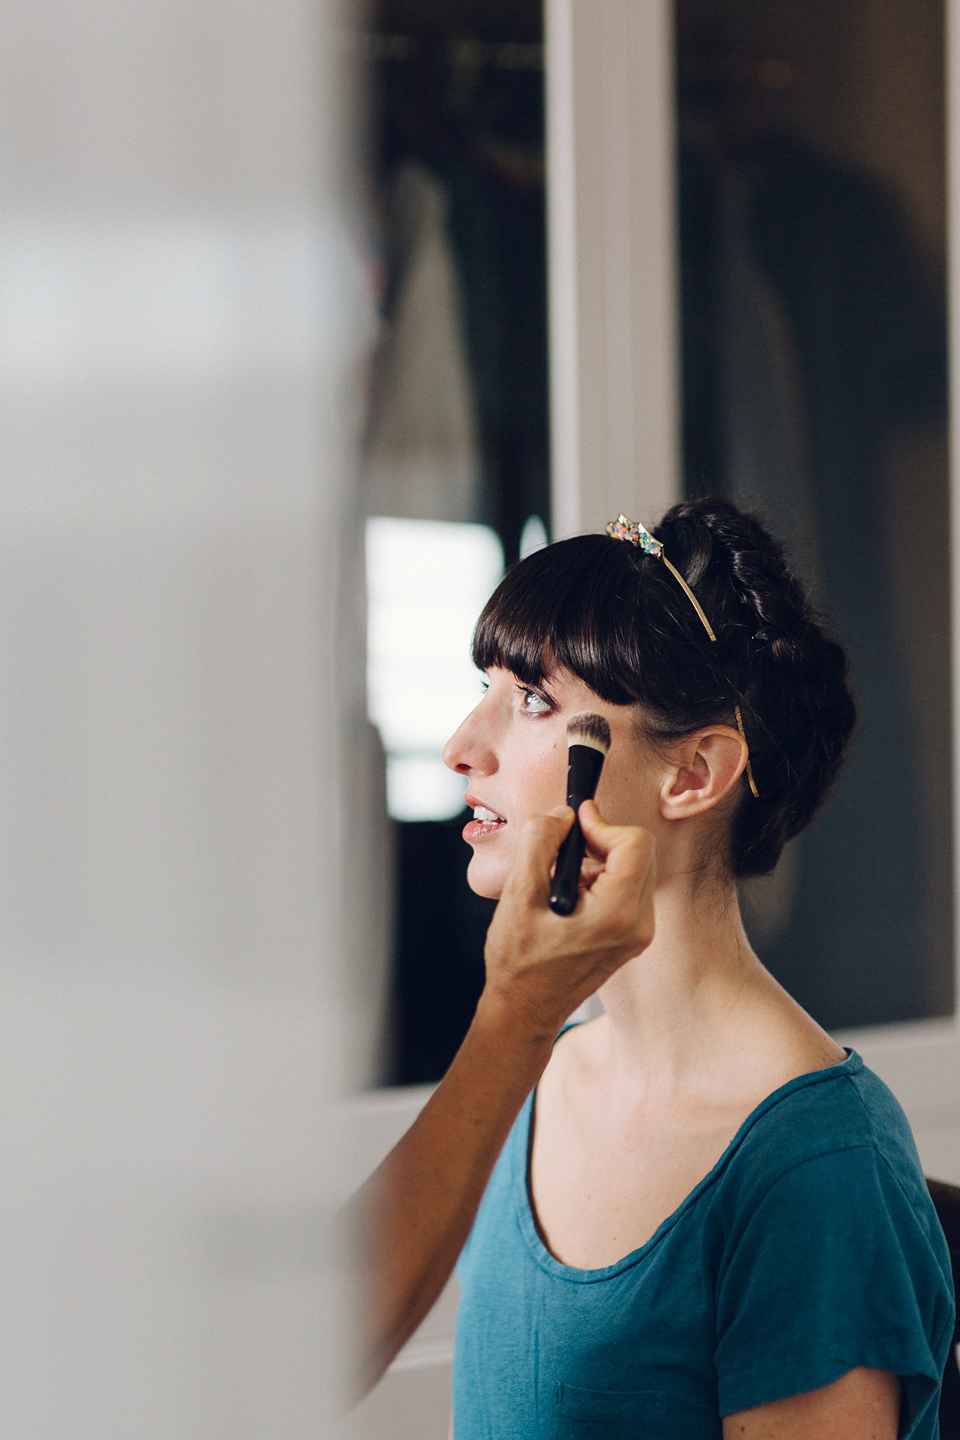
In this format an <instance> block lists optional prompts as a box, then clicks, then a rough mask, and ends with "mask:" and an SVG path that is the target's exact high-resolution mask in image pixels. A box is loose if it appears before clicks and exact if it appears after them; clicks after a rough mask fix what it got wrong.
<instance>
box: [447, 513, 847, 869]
mask: <svg viewBox="0 0 960 1440" xmlns="http://www.w3.org/2000/svg"><path fill="white" fill-rule="evenodd" d="M653 534H654V535H655V536H656V538H657V539H658V540H659V541H661V543H662V544H663V547H664V550H665V552H666V554H667V555H668V556H669V558H670V560H671V562H672V563H673V565H675V566H676V568H677V569H678V570H679V571H680V573H681V574H682V575H683V577H684V579H685V580H686V581H687V584H688V585H689V586H690V588H691V589H692V590H693V592H694V594H695V595H696V597H697V599H698V600H699V602H700V604H701V605H702V606H703V609H704V611H705V612H706V614H707V617H708V619H709V620H710V623H711V625H712V627H713V629H714V632H715V633H716V637H717V639H716V643H715V644H714V643H712V642H711V641H710V639H709V638H708V636H707V634H706V632H705V631H704V628H703V626H702V624H701V623H700V620H699V619H698V617H697V614H696V611H695V610H694V608H693V606H692V605H691V604H690V601H689V599H688V598H687V597H686V596H685V595H684V593H683V590H682V588H681V587H680V585H678V583H677V581H676V579H675V577H674V576H672V575H671V574H670V572H669V571H668V570H667V568H666V566H665V565H664V564H663V562H662V560H659V559H657V558H656V557H654V556H648V555H645V554H644V553H643V551H642V550H639V549H637V548H636V547H634V546H633V545H630V544H628V543H626V542H624V541H623V540H612V539H610V538H609V537H608V536H606V535H578V536H576V537H575V538H574V539H572V540H561V541H559V542H558V543H557V544H555V545H549V546H547V547H546V548H545V549H543V550H539V551H537V552H536V553H535V554H533V555H530V556H528V557H527V559H526V560H522V561H521V562H520V563H519V564H518V565H515V566H513V567H512V569H511V570H509V571H508V573H507V575H506V576H505V578H504V580H503V581H502V583H501V584H500V586H499V588H498V589H497V590H496V591H495V592H494V594H493V596H492V597H491V599H490V600H489V602H488V604H487V606H486V608H485V610H484V612H483V614H482V615H481V617H480V620H479V622H478V624H477V629H476V634H475V636H474V647H473V655H474V661H475V663H476V664H477V665H478V666H479V667H480V668H481V669H483V670H486V669H489V668H491V667H493V666H503V667H504V668H506V669H508V670H511V671H512V672H513V673H514V674H515V675H516V676H517V678H518V679H519V680H521V681H522V682H523V683H524V684H528V685H536V684H539V683H541V682H542V681H543V680H544V678H545V677H546V676H547V675H548V674H549V673H550V672H551V671H552V670H554V669H557V668H562V669H565V670H568V671H570V672H571V673H572V674H574V675H576V676H578V677H579V679H581V680H582V681H583V682H584V683H585V684H586V685H589V687H590V688H591V690H593V691H594V692H595V693H596V694H597V695H599V696H601V698H602V699H604V700H606V701H608V702H609V703H610V704H613V705H639V706H640V707H642V715H643V720H642V728H643V731H644V733H645V734H646V735H647V737H648V738H649V739H651V740H653V741H659V742H663V741H669V740H674V739H678V738H679V737H681V736H684V735H689V734H691V733H692V732H693V731H695V730H699V729H700V728H701V727H703V726H705V725H710V724H715V723H717V722H722V723H725V724H734V723H735V721H734V707H735V706H736V705H738V704H739V706H740V709H741V713H742V716H743V724H744V729H745V732H746V737H747V741H748V743H749V747H750V762H751V766H752V768H753V774H754V778H755V780H756V784H757V789H758V792H759V798H758V799H754V798H753V797H752V796H751V795H750V794H749V793H745V794H744V795H743V796H742V798H741V803H740V805H739V806H738V808H737V811H736V814H735V817H734V820H733V826H732V831H731V836H730V863H731V867H732V870H733V873H734V875H735V876H736V877H737V878H738V879H745V878H746V877H747V876H750V875H764V874H766V873H767V872H768V871H770V870H772V869H773V867H774V866H775V865H776V863H777V860H778V859H779V858H780V852H781V851H782V849H783V847H784V845H785V844H786V842H787V841H788V840H790V839H792V838H793V836H794V835H797V834H799V832H800V831H801V830H802V829H803V828H804V826H806V825H807V824H809V822H810V820H811V819H812V818H813V816H814V815H815V814H816V812H817V810H818V808H819V807H820V805H821V804H822V803H823V801H824V799H825V798H826V795H827V793H828V791H829V789H830V786H831V784H832V783H833V781H834V780H835V778H836V776H837V773H838V771H839V769H840V765H841V762H842V760H843V754H844V750H845V748H846V745H847V742H848V740H849V738H850V734H851V732H852V730H853V727H854V723H855V720H856V707H855V705H854V701H853V697H852V695H851V693H850V689H849V684H848V662H847V656H846V653H845V652H844V650H843V647H842V646H841V645H840V644H839V643H838V642H837V641H836V640H835V639H833V638H831V636H829V635H828V634H827V633H826V631H825V630H824V628H823V626H822V625H821V624H820V623H819V622H818V620H817V618H816V616H815V615H814V612H813V610H812V607H811V605H810V602H809V600H808V598H807V595H806V592H805V590H804V588H803V586H802V584H801V583H800V581H799V580H798V579H797V578H796V577H795V576H794V575H792V574H791V572H790V571H789V569H788V568H787V564H786V561H785V559H784V554H783V550H782V548H781V546H780V545H778V544H777V542H776V541H775V540H774V539H772V537H771V536H770V535H769V534H768V532H767V531H766V530H765V529H764V527H763V526H762V525H761V524H760V522H759V520H757V518H756V517H755V516H753V515H746V514H743V513H742V512H741V511H739V510H738V509H737V508H736V506H735V505H732V504H730V502H729V501H727V500H722V499H717V498H707V499H701V500H687V501H684V502H683V503H681V504H679V505H675V506H674V507H673V508H672V509H671V510H669V511H668V512H667V514H666V515H665V516H664V517H663V520H662V521H661V523H660V524H659V525H658V526H657V527H656V528H655V529H654V531H653ZM744 783H745V782H744V781H741V784H744Z"/></svg>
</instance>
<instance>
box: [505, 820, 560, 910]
mask: <svg viewBox="0 0 960 1440" xmlns="http://www.w3.org/2000/svg"><path fill="white" fill-rule="evenodd" d="M572 824H573V811H572V810H571V809H570V806H569V805H558V806H557V807H556V809H555V810H551V812H550V814H549V815H533V816H531V817H530V819H528V820H525V821H524V824H523V827H522V829H521V831H520V840H519V843H518V845H517V854H516V859H515V860H514V863H513V867H512V869H511V871H510V875H509V878H508V880H507V883H506V885H505V886H504V896H506V894H507V893H508V892H512V893H513V894H515V895H516V896H518V897H520V896H522V897H523V898H524V899H527V900H529V901H531V902H532V903H533V904H543V905H545V904H546V903H547V900H548V898H549V894H550V872H551V870H552V867H553V863H554V861H555V860H556V858H557V851H558V850H559V849H560V845H561V842H562V841H563V839H564V838H565V836H566V834H567V832H568V831H569V829H570V826H571V825H572Z"/></svg>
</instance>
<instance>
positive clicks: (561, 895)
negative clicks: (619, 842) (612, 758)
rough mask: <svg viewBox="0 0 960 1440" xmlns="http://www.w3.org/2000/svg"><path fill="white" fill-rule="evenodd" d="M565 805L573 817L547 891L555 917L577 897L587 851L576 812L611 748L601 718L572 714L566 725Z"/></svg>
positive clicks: (591, 790) (569, 910)
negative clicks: (567, 749) (584, 853)
mask: <svg viewBox="0 0 960 1440" xmlns="http://www.w3.org/2000/svg"><path fill="white" fill-rule="evenodd" d="M567 744H568V745H569V747H570V749H569V752H568V760H567V804H568V805H570V806H572V808H573V813H574V816H575V819H574V822H573V828H572V829H571V831H570V833H569V835H568V836H567V838H566V840H564V842H563V844H562V845H561V846H560V853H559V854H558V855H557V868H556V870H555V871H554V874H553V885H552V887H551V889H550V909H551V910H554V911H555V912H556V913H557V914H558V915H572V914H573V912H574V910H575V909H576V905H577V898H578V896H579V894H580V866H581V865H582V863H583V852H584V851H585V849H586V848H587V842H586V840H585V839H584V836H583V831H582V830H581V829H580V817H579V814H578V811H579V809H580V806H581V804H582V803H583V801H584V800H592V799H593V797H594V795H595V794H596V790H597V782H598V781H599V779H600V771H601V770H602V769H603V762H604V760H605V759H606V754H607V751H608V750H609V749H610V726H609V725H608V724H607V722H606V720H604V718H603V716H602V715H574V717H573V719H572V720H571V721H570V722H569V724H568V725H567Z"/></svg>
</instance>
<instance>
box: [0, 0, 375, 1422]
mask: <svg viewBox="0 0 960 1440" xmlns="http://www.w3.org/2000/svg"><path fill="white" fill-rule="evenodd" d="M334 20H335V16H334V15H333V14H332V13H331V10H330V6H329V5H327V6H324V5H323V4H321V5H320V6H317V5H314V4H312V3H308V0H272V3H271V4H269V5H264V4H254V3H251V0H142V3H136V4H131V3H130V0H9V3H8V4H7V5H6V6H5V7H4V8H3V11H2V15H0V57H2V59H0V66H2V83H0V456H2V468H0V1269H2V1275H3V1285H2V1289H3V1311H2V1322H0V1323H2V1339H0V1356H2V1361H0V1364H2V1375H3V1379H2V1387H0V1432H2V1433H3V1435H4V1436H7V1437H10V1440H28V1437H29V1440H64V1437H67V1436H69V1437H70V1440H86V1437H90V1440H133V1437H136V1440H161V1437H162V1440H261V1437H262V1440H267V1437H270V1440H281V1437H282V1440H299V1437H307V1436H309V1437H311V1440H313V1437H320V1436H324V1435H326V1434H329V1433H330V1423H331V1422H330V1419H329V1410H328V1398H329V1397H328V1389H329V1379H330V1371H331V1356H332V1354H333V1346H332V1343H331V1337H332V1335H333V1334H334V1333H335V1332H336V1321H337V1317H336V1310H335V1306H334V1303H333V1297H332V1292H331V1286H330V1275H329V1265H328V1256H327V1250H326V1239H325V1223H326V1215H327V1212H328V1209H329V1204H330V1201H331V1200H332V1198H333V1196H334V1192H335V1190H336V1189H337V1185H336V1174H335V1173H334V1167H333V1166H332V1164H331V1160H330V1153H329V1136H328V1133H327V1128H326V1127H327V1120H326V1114H327V1111H326V1109H325V1101H326V1100H327V1099H328V1098H329V1097H330V1096H331V1095H332V1092H333V1090H334V1089H335V1087H336V1084H337V1078H336V1077H337V1075H338V1074H342V1071H343V1057H342V1056H341V1055H339V1054H338V1043H339V1040H338V1036H339V1033H340V1031H339V1026H338V1016H337V1006H336V993H335V992H336V986H335V977H334V975H333V970H332V957H333V955H334V954H335V953H338V951H339V934H338V926H339V925H340V916H339V915H338V911H337V900H336V896H337V894H338V883H339V877H338V873H337V862H336V853H337V851H336V846H335V838H336V835H337V832H338V827H339V826H340V824H341V821H342V816H343V810H344V807H343V805H342V803H341V800H342V797H341V796H340V795H339V793H338V791H337V788H336V787H337V784H338V776H339V773H340V766H339V764H338V763H337V759H336V754H337V744H338V739H337V732H338V717H337V698H336V697H337V689H336V687H335V685H334V683H333V677H332V665H333V651H334V638H333V625H332V618H331V616H332V606H333V601H334V595H335V591H336V589H337V586H338V584H339V583H340V577H339V575H338V568H337V563H338V562H337V557H338V554H339V546H338V539H339V535H340V531H341V525H342V522H343V507H342V497H343V491H344V478H343V477H344V475H345V474H347V473H348V472H347V469H346V465H345V460H344V454H345V441H344V423H345V422H344V412H345V410H349V405H350V403H351V394H350V389H349V380H348V366H349V365H350V364H351V363H352V362H354V361H355V359H356V357H355V356H354V355H351V353H350V351H351V346H352V345H353V343H354V341H353V334H354V328H355V319H356V314H355V310H354V306H355V304H356V298H355V292H356V288H357V285H358V283H359V282H358V280H357V278H356V275H355V264H354V261H353V260H352V258H351V253H350V244H349V236H348V234H347V231H346V229H345V226H344V222H343V219H342V215H341V213H340V209H339V201H338V185H339V175H338V171H337V165H338V164H339V163H340V161H341V160H342V156H343V146H342V141H341V137H340V135H339V133H338V130H337V125H338V108H339V99H338V86H339V79H338V74H337V70H336V66H335V58H334V57H335V55H336V53H337V44H338V42H337V38H336V36H335V34H334V30H333V26H334ZM349 418H350V417H349V414H347V416H346V420H347V422H349Z"/></svg>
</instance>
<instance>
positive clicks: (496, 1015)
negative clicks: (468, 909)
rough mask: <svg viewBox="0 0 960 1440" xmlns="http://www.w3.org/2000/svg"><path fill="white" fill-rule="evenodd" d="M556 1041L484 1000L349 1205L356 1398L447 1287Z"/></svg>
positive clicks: (551, 1035) (372, 1381)
mask: <svg viewBox="0 0 960 1440" xmlns="http://www.w3.org/2000/svg"><path fill="white" fill-rule="evenodd" d="M554 1038H555V1037H554V1034H553V1032H552V1031H550V1030H547V1031H544V1029H543V1028H542V1027H537V1026H535V1025H534V1024H532V1023H531V1022H529V1021H527V1020H525V1019H523V1018H521V1017H519V1016H517V1015H515V1014H512V1013H511V1012H510V1010H509V1008H508V1007H507V1006H506V1005H505V1004H503V1003H502V1002H498V1001H497V1000H495V999H492V998H491V997H490V996H489V995H485V996H484V997H483V999H482V1000H481V1002H480V1005H479V1007H478V1010H477V1014H476V1017H475V1019H474V1022H473V1024H472V1025H471V1027H470V1030H469V1031H468V1033H467V1036H466V1038H465V1040H464V1042H463V1044H462V1045H461V1047H460V1050H459V1051H458V1053H457V1055H456V1057H455V1059H454V1061H453V1063H452V1065H451V1066H450V1069H449V1070H448V1071H447V1074H446V1075H445V1076H444V1078H443V1080H442V1081H441V1082H440V1084H439V1085H438V1086H437V1088H436V1090H435V1091H434V1093H433V1095H432V1096H431V1098H430V1099H429V1101H428V1102H427V1104H426V1105H425V1106H424V1108H423V1110H422V1112H421V1114H420V1116H419V1117H418V1119H417V1120H416V1122H415V1123H414V1124H413V1125H412V1126H411V1128H410V1129H409V1130H408V1131H407V1133H406V1134H405V1135H404V1136H403V1138H402V1139H401V1140H400V1142H399V1143H398V1144H397V1145H396V1146H395V1147H394V1149H393V1150H392V1151H391V1152H390V1154H389V1155H388V1156H387V1158H386V1160H384V1162H383V1164H382V1165H381V1166H380V1167H379V1169H378V1170H376V1171H375V1172H374V1174H373V1175H372V1176H371V1178H370V1180H368V1181H367V1183H366V1185H365V1186H364V1187H363V1189H362V1190H361V1191H360V1192H359V1193H358V1195H357V1196H356V1197H355V1199H354V1201H353V1202H352V1204H351V1207H350V1211H349V1215H348V1222H349V1224H350V1225H351V1227H352V1228H353V1231H354V1240H355V1244H356V1247H357V1249H356V1253H357V1255H358V1268H359V1271H360V1276H359V1279H360V1301H361V1315H360V1317H359V1327H358V1328H359V1330H360V1335H359V1337H358V1339H359V1352H360V1354H359V1360H360V1373H359V1376H358V1389H359V1390H360V1391H361V1393H363V1392H365V1391H366V1390H367V1389H369V1388H370V1386H372V1385H373V1384H375V1383H376V1381H377V1380H378V1379H379V1378H380V1376H381V1375H382V1374H383V1372H384V1370H385V1369H386V1367H387V1366H388V1365H389V1363H390V1361H391V1360H392V1359H393V1357H394V1356H395V1355H396V1353H397V1352H398V1351H399V1350H400V1348H401V1346H402V1345H403V1344H404V1342H405V1341H406V1340H407V1339H408V1338H409V1336H410V1335H411V1334H412V1333H413V1331H414V1330H415V1329H416V1327H417V1326H418V1325H419V1323H420V1321H421V1320H422V1319H423V1318H424V1316H425V1315H426V1314H427V1312H428V1310H429V1309H430V1307H431V1306H432V1305H433V1303H434V1301H435V1300H436V1299H437V1297H438V1295H439V1294H440V1292H441V1290H442V1289H443V1287H444V1285H445V1284H446V1282H447V1280H448V1279H449V1277H450V1274H451V1272H452V1270H453V1267H454V1265H455V1263H456V1260H457V1256H458V1255H459V1253H460V1250H461V1249H462V1247H463V1243H464V1241H465V1240H466V1237H467V1235H468V1233H469V1230H470V1227H471V1225H472V1223H473V1219H474V1216H475V1214H476V1211H477V1207H478V1205H479V1203H480V1200H481V1197H482V1195H483V1191H484V1189H485V1187H486V1184H487V1181H488V1179H489V1178H490V1172H491V1171H492V1169H493V1166H494V1164H495V1163H496V1160H497V1156H498V1155H499V1153H500V1150H501V1148H502V1146H503V1143H504V1141H505V1140H506V1138H507V1135H508V1134H509V1132H510V1127H511V1126H512V1124H513V1122H514V1120H515V1119H516V1117H517V1114H518V1112H519V1110H520V1108H521V1106H522V1105H523V1102H524V1100H525V1099H526V1097H527V1095H529V1093H530V1091H531V1089H532V1088H533V1086H534V1085H535V1084H536V1083H537V1080H538V1079H539V1077H540V1074H541V1073H542V1071H543V1069H544V1066H545V1065H546V1063H547V1060H548V1059H549V1058H550V1049H551V1045H552V1042H553V1039H554Z"/></svg>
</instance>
